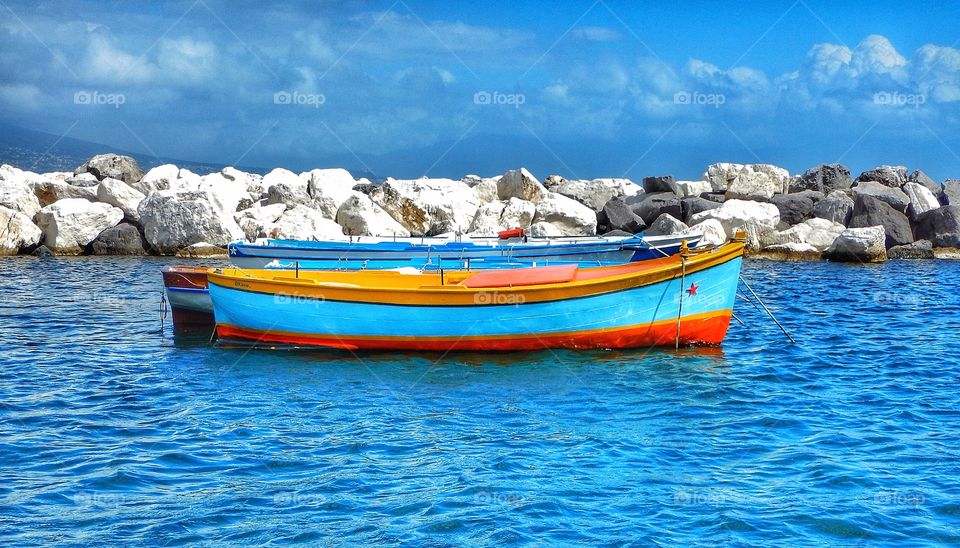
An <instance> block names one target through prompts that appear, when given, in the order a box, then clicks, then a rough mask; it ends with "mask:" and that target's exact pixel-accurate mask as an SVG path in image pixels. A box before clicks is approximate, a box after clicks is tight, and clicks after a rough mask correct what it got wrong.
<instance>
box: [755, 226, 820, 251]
mask: <svg viewBox="0 0 960 548" xmlns="http://www.w3.org/2000/svg"><path fill="white" fill-rule="evenodd" d="M809 234H810V226H808V225H806V224H804V223H800V224H798V225H796V226H791V227H790V228H788V229H786V230H771V231H768V232H764V233H763V234H761V235H760V245H761V247H762V248H764V249H766V248H768V247H773V246H780V245H785V244H800V243H806V241H807V236H808V235H809Z"/></svg>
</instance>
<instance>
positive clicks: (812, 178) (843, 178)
mask: <svg viewBox="0 0 960 548" xmlns="http://www.w3.org/2000/svg"><path fill="white" fill-rule="evenodd" d="M852 185H853V179H852V178H851V177H850V170H849V169H847V166H845V165H842V164H820V165H818V166H816V167H812V168H810V169H808V170H807V171H806V172H804V174H803V175H800V176H799V177H795V178H794V179H792V180H791V181H790V186H789V192H791V193H794V192H803V191H804V190H816V191H817V192H823V193H824V194H830V193H831V192H833V191H834V190H845V189H848V188H850V187H851V186H852Z"/></svg>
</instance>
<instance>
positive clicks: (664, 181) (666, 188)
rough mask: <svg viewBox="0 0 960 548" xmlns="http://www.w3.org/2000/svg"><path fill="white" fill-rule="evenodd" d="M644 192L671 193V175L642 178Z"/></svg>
mask: <svg viewBox="0 0 960 548" xmlns="http://www.w3.org/2000/svg"><path fill="white" fill-rule="evenodd" d="M643 191H644V192H673V175H658V176H656V177H644V178H643Z"/></svg>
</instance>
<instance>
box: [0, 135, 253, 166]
mask: <svg viewBox="0 0 960 548" xmlns="http://www.w3.org/2000/svg"><path fill="white" fill-rule="evenodd" d="M108 152H114V153H117V154H123V155H126V156H130V157H132V158H133V159H135V160H136V161H137V163H138V164H140V167H141V168H143V170H144V171H147V170H149V169H151V168H154V167H157V166H158V165H161V164H175V165H176V166H178V167H183V168H187V169H189V170H190V171H193V172H194V173H197V174H199V175H206V174H207V173H212V172H215V171H220V170H221V169H223V168H224V167H225V166H224V165H221V164H213V163H204V162H192V161H189V160H179V159H176V158H159V159H158V158H154V157H153V156H150V155H148V154H142V153H139V152H131V151H129V150H123V149H119V148H117V147H112V146H109V145H103V144H99V143H92V142H90V141H84V140H81V139H74V138H72V137H58V136H56V135H53V134H50V133H44V132H41V131H34V130H30V129H24V128H21V127H16V126H0V163H2V164H11V165H14V166H16V167H19V168H20V169H26V170H29V171H34V172H37V173H46V172H50V171H73V170H74V169H76V168H77V167H78V166H80V165H81V164H83V163H84V162H86V161H87V160H89V159H90V157H91V156H95V155H97V154H104V153H108ZM237 168H238V169H241V170H243V171H247V172H252V173H261V174H262V173H265V172H266V170H264V169H263V168H259V167H252V166H237Z"/></svg>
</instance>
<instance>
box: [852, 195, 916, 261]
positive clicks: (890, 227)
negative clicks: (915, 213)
mask: <svg viewBox="0 0 960 548" xmlns="http://www.w3.org/2000/svg"><path fill="white" fill-rule="evenodd" d="M870 226H882V227H883V231H884V233H885V234H886V246H887V249H889V248H891V247H893V246H895V245H904V244H910V243H913V231H912V230H911V229H910V220H909V219H907V216H906V215H904V214H903V213H901V212H900V211H897V210H896V209H894V208H893V207H892V206H891V205H890V204H888V203H886V202H884V201H883V200H880V199H879V198H875V197H873V196H870V195H867V194H858V195H856V196H855V197H854V200H853V215H851V216H850V227H851V228H866V227H870Z"/></svg>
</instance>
